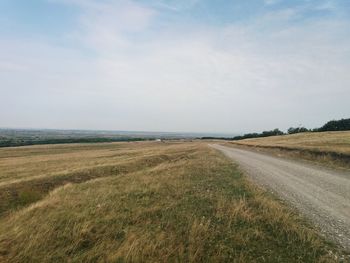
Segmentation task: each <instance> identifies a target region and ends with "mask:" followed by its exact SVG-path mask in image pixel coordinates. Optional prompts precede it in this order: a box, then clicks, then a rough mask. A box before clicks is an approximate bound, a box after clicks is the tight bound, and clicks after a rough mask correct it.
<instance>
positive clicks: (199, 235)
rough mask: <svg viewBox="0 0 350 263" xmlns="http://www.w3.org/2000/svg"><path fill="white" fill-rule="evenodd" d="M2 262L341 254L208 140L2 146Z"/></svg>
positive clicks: (298, 258)
mask: <svg viewBox="0 0 350 263" xmlns="http://www.w3.org/2000/svg"><path fill="white" fill-rule="evenodd" d="M0 169H1V170H0V171H1V174H0V183H1V186H0V193H1V202H2V205H1V209H2V213H1V215H0V262H335V260H334V257H333V256H330V253H329V251H330V250H332V249H334V247H333V246H332V245H331V244H328V243H326V242H325V241H324V240H323V239H322V238H321V237H320V236H319V234H318V233H317V232H316V231H315V230H313V229H312V228H311V227H310V226H308V225H307V224H306V223H305V222H304V220H303V219H301V218H300V217H299V216H297V215H296V214H295V213H293V212H292V211H290V210H289V209H288V208H286V207H285V206H284V205H283V204H281V203H280V202H279V201H278V200H275V199H274V198H273V197H272V196H270V195H269V194H268V193H266V192H263V191H261V190H259V189H258V188H256V187H255V186H254V185H252V184H251V183H250V182H248V181H247V180H246V179H245V178H244V177H243V176H242V174H241V173H240V172H239V171H238V170H237V167H236V166H235V165H234V164H232V163H231V162H230V161H229V160H228V159H226V158H225V157H224V156H223V155H222V154H220V153H218V152H217V151H215V150H214V149H211V148H209V147H208V146H207V145H206V144H204V143H198V142H194V143H149V142H143V143H109V144H81V145H57V146H56V145H55V146H53V145H51V146H31V147H19V148H7V149H1V150H0Z"/></svg>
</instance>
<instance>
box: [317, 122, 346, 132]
mask: <svg viewBox="0 0 350 263" xmlns="http://www.w3.org/2000/svg"><path fill="white" fill-rule="evenodd" d="M349 130H350V119H341V120H338V121H334V120H333V121H329V122H327V123H326V124H325V125H323V126H322V127H321V128H319V129H317V131H349Z"/></svg>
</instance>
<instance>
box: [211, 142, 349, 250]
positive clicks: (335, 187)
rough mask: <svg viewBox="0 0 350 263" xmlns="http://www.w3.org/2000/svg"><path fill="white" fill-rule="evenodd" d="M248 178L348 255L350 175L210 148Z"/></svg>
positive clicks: (297, 163)
mask: <svg viewBox="0 0 350 263" xmlns="http://www.w3.org/2000/svg"><path fill="white" fill-rule="evenodd" d="M211 147H213V148H215V149H218V150H220V151H221V152H223V153H224V154H225V155H227V156H228V157H230V158H232V159H234V161H236V162H237V163H238V164H239V165H240V167H241V168H242V169H243V170H244V171H245V172H246V173H247V175H248V176H249V177H251V178H252V179H253V180H255V181H256V182H257V183H258V184H260V185H262V186H264V187H266V188H267V189H269V190H272V191H273V192H275V193H276V194H277V195H278V196H280V197H281V198H282V199H284V200H286V201H288V202H290V203H291V204H292V205H293V206H294V207H296V208H297V209H298V210H299V211H300V212H301V213H302V214H303V215H305V216H306V217H308V218H309V219H311V221H313V222H314V224H316V225H317V226H318V227H319V228H320V229H321V231H322V232H323V234H325V235H326V236H327V237H328V238H331V239H332V240H334V241H336V242H337V243H339V244H340V245H341V246H343V247H344V248H345V249H346V250H348V251H350V173H340V172H336V171H332V170H329V169H326V168H322V167H319V166H313V165H310V164H306V163H303V162H297V161H292V160H288V159H282V158H277V157H273V156H270V155H266V154H262V153H257V152H253V151H249V150H242V149H237V148H231V147H225V146H222V145H211Z"/></svg>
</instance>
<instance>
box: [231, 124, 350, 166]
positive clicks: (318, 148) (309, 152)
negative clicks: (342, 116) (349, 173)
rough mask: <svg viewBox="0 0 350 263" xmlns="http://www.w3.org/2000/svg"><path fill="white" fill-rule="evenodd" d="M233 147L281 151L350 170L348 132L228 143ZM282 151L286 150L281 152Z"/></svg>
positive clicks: (319, 133)
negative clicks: (233, 145)
mask: <svg viewBox="0 0 350 263" xmlns="http://www.w3.org/2000/svg"><path fill="white" fill-rule="evenodd" d="M230 143H233V144H235V145H241V146H253V147H258V148H266V149H275V150H282V151H279V152H278V151H277V153H278V154H287V155H290V156H292V157H302V158H305V159H308V160H312V161H318V162H322V163H323V164H326V165H330V166H336V167H343V168H350V131H338V132H312V133H308V132H307V133H298V134H292V135H281V136H271V137H265V138H255V139H245V140H240V141H234V142H230ZM283 150H287V151H288V152H286V151H283Z"/></svg>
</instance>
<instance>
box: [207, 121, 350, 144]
mask: <svg viewBox="0 0 350 263" xmlns="http://www.w3.org/2000/svg"><path fill="white" fill-rule="evenodd" d="M349 130H350V118H349V119H341V120H331V121H329V122H327V123H326V124H324V125H323V126H322V127H320V128H314V129H307V128H305V127H290V128H289V129H288V130H287V133H284V132H283V131H281V130H279V129H274V130H271V131H263V132H262V133H246V134H244V135H239V136H235V137H233V138H226V137H220V138H218V137H202V139H222V140H235V141H236V140H243V139H251V138H260V137H269V136H276V135H285V134H296V133H301V132H324V131H349Z"/></svg>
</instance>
